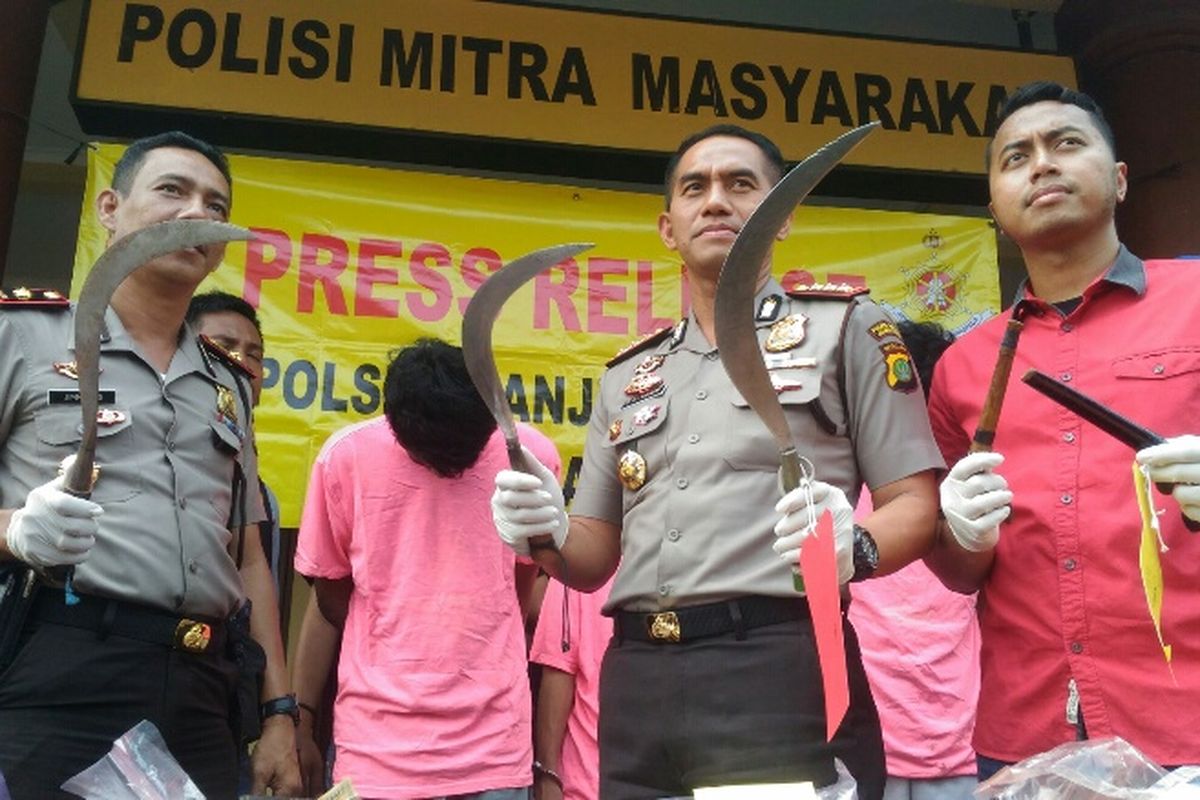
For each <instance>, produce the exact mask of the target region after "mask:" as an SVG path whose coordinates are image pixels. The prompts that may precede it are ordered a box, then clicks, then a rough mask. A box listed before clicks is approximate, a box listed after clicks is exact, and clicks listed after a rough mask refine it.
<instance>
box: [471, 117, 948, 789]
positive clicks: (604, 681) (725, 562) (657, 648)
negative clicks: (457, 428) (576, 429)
mask: <svg viewBox="0 0 1200 800" xmlns="http://www.w3.org/2000/svg"><path fill="white" fill-rule="evenodd" d="M782 172H783V159H782V156H781V155H780V154H779V151H778V149H777V148H776V147H775V145H774V144H773V143H771V142H770V141H769V140H768V139H766V138H764V137H762V136H760V135H758V134H755V133H752V132H750V131H746V130H745V129H742V128H738V127H736V126H718V127H716V128H711V129H708V130H706V131H702V132H700V133H698V134H696V135H694V136H692V137H690V138H689V139H687V140H685V141H684V142H683V144H681V145H680V147H679V149H678V150H677V152H676V155H675V157H674V158H673V159H672V161H671V163H670V165H669V167H668V171H667V181H666V193H667V209H666V211H665V212H663V214H662V215H661V217H660V219H659V231H660V234H661V236H662V239H663V242H664V243H665V244H666V245H667V246H668V247H669V248H671V249H673V250H676V251H677V252H679V254H680V256H681V257H682V259H683V263H684V267H685V270H686V273H687V278H688V288H689V292H690V299H691V308H692V311H691V314H690V315H689V316H688V317H687V318H686V319H684V320H683V321H681V322H680V323H679V324H678V325H677V326H675V327H674V329H669V330H667V331H663V332H660V333H659V334H657V335H656V336H654V337H652V338H651V339H650V340H648V341H646V342H643V343H641V344H639V345H637V346H635V347H634V348H632V349H630V350H627V351H626V352H625V353H622V354H620V355H619V356H618V357H617V358H616V359H614V360H613V361H612V362H610V363H609V366H610V369H609V370H608V372H607V373H605V375H604V377H603V379H602V382H601V389H600V399H599V401H598V402H597V403H596V406H595V411H594V412H593V415H592V419H591V423H590V427H589V430H588V439H587V445H586V448H585V454H584V466H583V471H582V473H581V475H580V480H579V486H578V490H577V493H576V495H575V499H574V506H573V508H572V512H573V513H572V514H571V516H570V518H569V519H568V518H567V516H566V514H565V512H564V511H563V505H562V494H561V492H560V491H559V489H558V487H557V486H556V485H555V483H554V480H553V477H552V476H551V475H550V474H549V472H548V471H544V470H542V471H540V474H538V475H533V476H531V475H525V474H522V473H518V472H512V471H509V472H504V473H501V474H500V475H499V476H498V477H497V479H496V484H497V488H496V493H495V495H494V497H493V515H494V517H495V520H496V525H497V530H498V532H499V533H500V535H501V537H502V538H503V539H505V540H506V541H508V542H509V543H510V544H511V545H512V546H513V547H514V549H516V550H517V551H518V552H519V553H520V552H524V553H529V552H530V546H531V543H530V539H531V538H533V539H535V541H534V542H533V550H532V552H533V554H534V557H535V559H536V560H537V561H538V563H539V564H541V565H542V566H543V567H545V568H546V569H547V570H548V571H550V572H551V573H552V574H554V575H555V576H556V577H559V578H560V579H562V580H564V582H566V583H567V584H569V585H572V586H575V587H577V588H581V589H585V590H586V589H591V588H595V587H596V586H599V585H601V584H602V583H603V582H604V581H605V580H606V579H607V577H608V576H609V575H611V573H612V571H613V570H614V569H616V570H617V576H616V581H615V583H614V586H613V590H612V594H611V597H610V599H609V601H608V604H607V606H606V611H607V612H608V613H610V614H612V615H613V616H614V621H615V633H614V638H613V641H612V645H611V646H610V647H609V650H608V652H607V654H606V656H605V661H604V666H603V670H602V676H601V689H600V708H601V713H600V762H601V789H600V794H601V796H603V797H605V798H645V797H661V796H666V795H680V794H687V793H689V792H690V791H691V790H693V789H695V788H696V787H700V786H710V785H719V784H734V783H760V782H777V781H796V780H812V781H815V782H817V783H818V784H822V785H823V784H827V783H830V782H832V781H833V780H834V778H835V773H834V768H833V757H834V756H835V755H836V756H837V757H838V758H840V759H842V761H843V762H845V763H846V764H847V765H848V767H849V769H850V771H851V772H852V773H853V774H854V776H855V777H856V779H857V780H858V784H859V793H860V796H862V797H865V798H874V797H880V796H881V795H882V791H883V782H884V778H885V770H884V761H883V748H882V741H881V738H880V733H879V722H878V717H877V715H876V713H875V708H874V705H873V703H872V701H871V697H870V690H869V688H868V686H867V684H866V678H865V676H864V674H863V671H862V665H861V661H860V659H859V656H858V650H857V643H856V640H855V638H854V633H853V630H852V628H851V627H850V625H849V623H844V625H845V634H846V649H847V656H848V658H847V660H848V664H849V670H850V688H851V706H850V710H849V712H848V714H847V716H846V719H845V721H844V722H843V723H842V725H841V727H840V729H839V730H838V732H837V735H836V737H835V739H834V741H833V742H832V743H830V744H826V742H825V719H824V699H823V695H822V690H821V677H820V670H819V667H818V665H817V656H816V652H815V644H814V641H813V633H812V625H811V621H810V619H809V615H808V607H807V604H806V602H805V601H804V600H803V598H802V596H799V595H797V593H796V590H795V588H794V586H793V576H792V570H793V569H795V568H796V567H795V565H796V564H797V560H798V552H799V548H800V543H801V542H802V541H803V539H804V538H805V537H806V536H807V535H809V533H810V527H809V525H808V519H809V514H810V512H815V514H816V515H818V516H819V515H820V514H822V513H824V512H825V511H826V510H828V511H830V512H832V514H833V519H834V526H835V543H836V552H837V559H838V569H839V578H840V580H841V581H842V582H843V583H844V582H846V581H848V580H851V579H858V580H861V579H865V578H868V577H871V576H872V575H878V574H885V573H887V572H891V571H894V570H896V569H899V568H900V567H902V566H903V565H905V564H907V563H908V562H909V561H911V560H913V559H914V558H916V557H919V556H921V555H923V554H924V553H925V552H926V551H927V550H928V548H929V546H930V544H931V543H932V535H933V529H934V522H935V517H936V502H937V501H936V487H935V482H934V470H936V469H939V468H941V467H942V466H943V463H942V460H941V457H940V456H939V454H938V451H937V448H936V446H935V445H934V443H933V440H932V437H931V435H930V431H929V424H928V420H927V418H926V416H925V409H924V403H923V398H922V394H921V391H920V388H919V384H918V380H917V378H916V376H915V375H914V373H913V370H912V364H911V361H910V360H909V359H908V353H907V351H906V350H905V348H904V345H903V343H902V342H901V341H900V338H899V335H898V332H897V330H896V327H895V325H894V324H893V323H892V322H891V320H890V319H888V317H887V316H886V314H884V312H883V311H881V310H880V309H879V308H878V307H877V306H875V305H874V304H873V303H871V302H869V301H867V300H865V299H864V298H862V297H861V296H859V295H860V293H859V292H857V291H856V290H854V289H853V288H852V287H849V286H845V285H817V286H807V287H797V288H796V289H795V290H793V291H792V292H791V293H790V294H789V293H785V292H784V291H783V289H782V288H781V287H780V286H779V284H778V283H776V282H775V281H774V280H773V279H771V278H770V262H769V261H768V262H767V263H766V264H764V266H763V276H762V282H761V284H760V288H759V291H758V295H757V297H756V300H755V307H754V308H751V309H747V313H748V314H754V315H755V317H756V320H757V323H758V330H759V339H760V341H761V342H762V347H763V350H764V355H765V359H766V362H767V365H768V367H769V371H770V374H771V377H772V381H773V383H774V384H775V388H776V390H777V391H778V393H779V398H780V400H781V401H782V403H783V405H784V408H785V413H786V415H787V419H788V423H789V425H790V427H791V430H792V433H793V436H794V438H795V441H796V442H797V445H798V447H799V449H800V451H801V453H802V454H803V455H804V456H805V457H806V458H807V459H808V460H809V462H811V469H812V471H813V473H814V477H815V480H813V481H812V482H811V485H810V488H809V489H808V490H797V491H794V492H791V493H789V494H788V495H787V496H785V497H784V498H783V499H782V500H781V499H780V489H779V482H778V477H777V470H778V466H779V460H778V449H777V447H776V445H775V443H774V440H773V439H772V438H771V436H770V434H769V433H768V431H767V429H766V427H765V425H764V424H763V422H762V421H761V420H760V419H759V418H758V417H757V415H755V413H754V412H753V411H752V410H751V409H750V408H749V407H748V406H747V404H746V402H745V400H744V399H743V398H742V397H740V396H739V394H738V393H737V391H736V390H735V389H734V388H733V386H732V384H731V383H730V381H729V378H728V376H727V375H726V374H725V371H724V369H723V367H722V366H721V363H720V359H719V357H718V352H717V347H716V343H715V342H714V335H713V305H714V298H715V293H716V284H717V278H718V276H719V274H720V269H721V265H722V264H723V263H724V259H725V256H726V254H727V253H728V252H729V248H730V246H731V245H732V243H733V241H734V239H735V237H736V235H737V232H738V231H739V230H740V229H741V226H742V224H743V223H744V222H745V221H746V219H747V218H748V217H749V216H750V214H751V213H752V212H753V210H754V209H755V208H756V207H757V205H758V203H759V201H761V199H762V198H763V196H764V195H765V194H766V193H767V192H768V191H769V190H770V188H771V186H773V185H774V184H775V183H776V182H777V181H778V180H779V178H780V176H781V175H782ZM787 233H788V229H787V227H786V226H785V228H784V229H783V230H781V231H780V233H779V238H783V237H784V236H786V235H787ZM864 481H865V482H866V484H867V485H868V486H869V487H870V489H871V494H872V499H873V501H874V505H875V509H876V510H875V512H874V513H873V514H872V515H871V516H870V517H869V518H868V519H867V520H866V521H865V522H864V524H863V526H862V527H859V526H856V525H854V522H853V518H852V511H851V509H852V504H853V502H854V501H855V500H856V497H857V493H858V487H859V486H861V485H862V483H863V482H864ZM546 535H550V536H552V537H553V540H554V542H555V544H556V546H557V547H558V548H559V550H560V553H561V560H560V556H559V554H556V553H554V552H553V550H552V549H549V548H546V547H541V546H538V545H539V540H537V539H536V537H542V536H546ZM618 561H619V563H620V567H619V569H618V568H617V566H618Z"/></svg>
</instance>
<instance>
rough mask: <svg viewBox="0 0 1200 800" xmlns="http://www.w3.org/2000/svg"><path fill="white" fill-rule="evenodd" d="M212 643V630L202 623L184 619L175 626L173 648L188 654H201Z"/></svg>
mask: <svg viewBox="0 0 1200 800" xmlns="http://www.w3.org/2000/svg"><path fill="white" fill-rule="evenodd" d="M210 641H212V628H211V627H210V626H209V625H208V624H207V623H204V622H197V621H196V620H194V619H188V618H186V617H184V618H183V619H181V620H179V624H178V625H176V626H175V646H176V647H178V648H179V649H180V650H186V651H187V652H189V653H203V652H204V651H205V650H207V649H208V643H209V642H210Z"/></svg>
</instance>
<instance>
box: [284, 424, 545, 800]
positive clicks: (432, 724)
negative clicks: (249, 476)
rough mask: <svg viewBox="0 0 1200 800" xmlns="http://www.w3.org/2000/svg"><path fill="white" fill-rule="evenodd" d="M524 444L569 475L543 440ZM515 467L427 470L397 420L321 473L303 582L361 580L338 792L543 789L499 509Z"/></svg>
mask: <svg viewBox="0 0 1200 800" xmlns="http://www.w3.org/2000/svg"><path fill="white" fill-rule="evenodd" d="M521 440H522V441H523V442H524V443H525V444H526V446H527V447H529V448H530V449H531V450H532V451H533V452H534V454H535V455H536V456H537V457H538V459H539V460H540V461H542V463H544V464H546V465H547V466H548V467H550V468H552V469H553V470H555V471H556V472H557V471H558V469H559V466H560V464H559V458H558V453H557V451H556V450H555V448H554V445H553V444H552V443H551V442H550V440H549V439H547V438H546V437H545V436H543V435H542V434H540V433H538V432H537V431H535V430H533V429H531V428H527V427H524V426H522V430H521ZM507 466H508V461H507V457H506V453H505V448H504V439H503V438H502V437H501V436H500V434H499V433H496V434H495V435H493V436H492V438H491V440H490V441H489V442H488V444H487V446H486V447H485V448H484V450H483V453H482V454H481V455H480V457H479V460H478V461H477V462H476V463H475V465H474V466H473V467H471V469H469V470H467V471H466V472H465V473H464V474H463V475H462V476H460V477H458V478H453V479H450V478H440V477H438V476H437V475H436V474H435V473H433V472H432V471H431V470H429V469H427V468H425V467H422V466H420V465H418V464H416V463H415V462H414V461H412V459H410V458H409V457H408V454H407V453H406V452H405V451H404V449H403V448H402V447H400V445H399V444H398V443H397V442H396V440H395V438H394V436H393V435H392V431H391V428H390V427H389V426H388V423H387V420H386V419H385V418H383V417H378V418H375V419H371V420H368V421H366V422H362V423H359V424H356V425H352V426H350V427H348V428H345V429H343V430H341V431H339V432H338V433H336V434H334V435H333V436H332V437H330V439H329V440H328V441H327V442H326V443H325V446H324V447H323V448H322V450H321V454H320V455H319V456H318V458H317V461H316V462H315V463H314V464H313V469H312V476H311V478H310V481H309V486H308V495H307V499H306V501H305V506H304V516H303V518H302V521H301V524H300V536H299V540H298V543H297V549H296V569H297V571H299V572H301V573H302V574H304V575H307V576H310V577H319V578H330V579H338V578H345V577H350V578H352V579H353V581H354V591H353V593H352V595H351V598H350V608H349V613H348V615H347V618H346V625H345V630H344V633H343V637H342V647H341V657H340V660H339V665H338V691H337V699H336V701H335V704H334V729H333V738H334V745H335V747H336V751H337V758H336V764H335V767H334V779H335V780H340V779H342V778H350V779H351V780H352V781H353V783H354V788H355V789H356V790H358V792H359V793H360V794H362V795H364V796H367V797H388V798H413V797H431V796H440V795H454V794H465V793H469V792H479V791H484V790H487V789H499V788H510V787H521V786H528V785H529V784H530V781H531V780H532V778H531V772H530V764H531V763H532V758H533V753H532V748H531V726H530V697H529V684H528V679H527V676H526V662H525V637H524V633H523V629H522V624H521V615H520V612H519V609H518V606H517V596H516V590H515V586H514V576H513V568H514V564H515V556H514V555H513V552H512V551H511V550H510V549H509V548H508V547H506V546H505V545H504V544H503V543H502V542H501V541H500V539H499V537H498V536H497V535H496V530H495V527H494V525H493V523H492V517H491V507H490V503H489V500H490V497H491V494H492V491H493V480H494V477H495V475H496V473H497V472H498V471H500V470H501V469H506V468H507Z"/></svg>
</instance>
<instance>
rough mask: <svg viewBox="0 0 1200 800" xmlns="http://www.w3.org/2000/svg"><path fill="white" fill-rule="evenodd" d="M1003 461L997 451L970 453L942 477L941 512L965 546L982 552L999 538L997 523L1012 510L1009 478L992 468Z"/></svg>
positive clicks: (998, 525)
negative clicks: (944, 477)
mask: <svg viewBox="0 0 1200 800" xmlns="http://www.w3.org/2000/svg"><path fill="white" fill-rule="evenodd" d="M1003 462H1004V456H1002V455H1000V454H999V453H971V454H970V455H968V456H965V457H964V458H963V459H962V460H960V461H959V462H958V463H957V464H955V465H954V468H953V469H951V470H950V472H949V474H947V475H946V479H945V480H944V481H942V486H941V499H942V514H944V515H945V517H946V523H947V524H948V525H949V526H950V532H951V533H953V534H954V538H955V539H956V540H957V541H958V543H959V545H961V546H962V548H963V549H964V550H970V551H971V552H972V553H982V552H983V551H984V550H991V549H992V548H993V547H995V546H996V543H997V542H999V541H1000V523H1001V522H1003V521H1004V520H1006V519H1008V515H1009V514H1011V513H1012V505H1011V503H1012V498H1013V494H1012V492H1010V491H1009V490H1008V481H1006V480H1004V477H1003V476H1002V475H997V474H996V473H995V472H993V471H992V470H994V469H995V468H996V467H998V466H1000V464H1002V463H1003Z"/></svg>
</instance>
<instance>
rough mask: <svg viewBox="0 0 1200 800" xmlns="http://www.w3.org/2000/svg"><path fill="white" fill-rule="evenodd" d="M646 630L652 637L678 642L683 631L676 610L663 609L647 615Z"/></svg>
mask: <svg viewBox="0 0 1200 800" xmlns="http://www.w3.org/2000/svg"><path fill="white" fill-rule="evenodd" d="M646 630H647V631H649V633H650V638H651V639H654V640H655V641H658V642H678V641H679V638H680V635H681V633H682V631H681V630H680V627H679V617H678V615H676V614H675V612H674V611H663V612H660V613H658V614H649V615H647V616H646Z"/></svg>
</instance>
